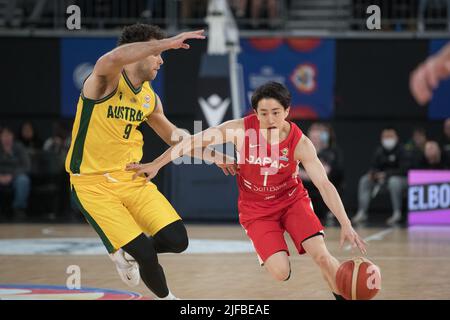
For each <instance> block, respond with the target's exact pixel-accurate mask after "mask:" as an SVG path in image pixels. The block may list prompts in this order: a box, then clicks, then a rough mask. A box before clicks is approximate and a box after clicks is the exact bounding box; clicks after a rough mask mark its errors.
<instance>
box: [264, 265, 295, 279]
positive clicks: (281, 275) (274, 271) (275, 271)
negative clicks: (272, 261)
mask: <svg viewBox="0 0 450 320" xmlns="http://www.w3.org/2000/svg"><path fill="white" fill-rule="evenodd" d="M267 270H268V271H269V273H270V275H271V276H272V277H273V278H274V279H275V280H277V281H287V280H289V278H290V277H291V268H290V266H289V265H286V266H272V267H271V268H267Z"/></svg>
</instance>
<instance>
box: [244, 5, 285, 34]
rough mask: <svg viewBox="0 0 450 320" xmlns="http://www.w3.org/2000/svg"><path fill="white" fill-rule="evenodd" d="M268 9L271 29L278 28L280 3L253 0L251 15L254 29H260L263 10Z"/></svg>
mask: <svg viewBox="0 0 450 320" xmlns="http://www.w3.org/2000/svg"><path fill="white" fill-rule="evenodd" d="M263 6H265V7H266V8H267V17H268V19H269V27H271V28H273V27H276V25H277V23H278V18H279V17H278V11H279V7H278V6H279V1H277V0H251V8H250V15H251V18H252V27H253V28H258V26H259V21H258V20H259V19H260V18H261V12H262V10H261V8H262V7H263Z"/></svg>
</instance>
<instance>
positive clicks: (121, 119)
mask: <svg viewBox="0 0 450 320" xmlns="http://www.w3.org/2000/svg"><path fill="white" fill-rule="evenodd" d="M204 38H205V36H204V35H203V30H200V31H194V32H185V33H181V34H179V35H177V36H175V37H172V38H166V39H164V35H163V33H162V31H161V30H160V29H159V28H158V27H155V26H150V25H144V24H135V25H131V26H128V27H125V28H124V29H123V31H122V34H121V36H120V39H119V42H118V46H117V48H115V49H114V50H112V51H110V52H108V53H106V54H105V55H103V56H102V57H100V58H99V59H98V60H97V63H96V64H95V67H94V70H93V72H92V73H91V74H90V75H89V76H88V78H87V79H86V80H85V82H84V85H83V88H82V91H81V95H80V98H79V101H78V105H77V113H76V117H75V121H74V125H73V130H72V144H71V146H70V149H69V153H68V155H67V159H66V170H67V172H68V173H69V174H70V181H71V192H72V198H73V200H74V201H75V203H76V204H77V205H78V207H79V209H80V210H81V212H82V213H83V214H84V216H85V218H86V219H87V221H88V222H89V223H90V225H91V226H92V227H93V228H94V229H95V231H96V232H97V233H98V234H99V236H100V238H101V239H102V241H103V244H104V245H105V247H106V248H107V250H108V252H109V254H110V257H111V259H112V260H113V261H114V262H115V263H116V268H117V270H118V271H119V275H120V276H121V278H122V280H124V282H126V283H127V284H129V285H137V284H138V283H139V276H140V277H141V278H142V280H143V282H144V283H145V284H146V286H147V287H148V288H149V289H150V290H151V291H152V292H153V293H154V294H155V295H156V296H157V297H158V298H161V299H174V298H175V297H174V296H173V295H172V293H171V292H170V291H169V289H168V287H167V283H166V279H165V276H164V271H163V269H162V267H161V265H160V264H159V262H158V256H157V253H163V252H182V251H184V250H185V249H186V248H187V246H188V237H187V232H186V229H185V227H184V224H183V222H182V221H181V218H180V216H179V215H178V214H177V212H176V211H175V210H174V209H173V207H172V206H171V205H170V203H169V202H168V201H167V200H166V198H165V197H164V196H163V195H162V194H161V193H160V192H159V191H158V190H157V188H156V186H155V185H154V184H152V183H147V182H146V179H145V178H142V179H137V180H134V181H133V180H132V176H133V173H132V172H128V171H125V167H126V164H127V163H130V162H139V161H140V160H141V158H142V146H143V137H142V134H141V133H140V132H139V131H138V130H137V129H136V127H137V126H138V125H139V124H140V123H142V122H144V121H146V122H147V123H148V124H149V126H150V127H152V128H153V130H154V131H155V132H156V133H157V134H158V135H159V136H160V137H161V138H162V139H163V140H164V141H165V142H167V143H168V144H174V143H176V141H175V142H171V135H172V132H174V130H176V129H177V128H176V126H175V125H174V124H172V123H171V122H170V121H169V120H168V119H167V118H166V117H165V115H164V112H163V108H162V104H161V101H160V99H159V97H158V95H157V94H156V93H155V92H154V91H153V89H152V87H151V85H150V81H152V80H153V79H155V77H156V75H157V73H158V69H159V68H160V66H161V65H162V64H163V60H162V58H161V53H162V52H163V51H166V50H170V49H179V48H183V49H189V45H188V44H187V43H185V41H186V40H189V39H204ZM146 235H149V237H147V236H146Z"/></svg>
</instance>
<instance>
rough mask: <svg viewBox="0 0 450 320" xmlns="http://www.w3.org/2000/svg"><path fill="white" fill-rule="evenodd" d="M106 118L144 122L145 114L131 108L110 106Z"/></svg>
mask: <svg viewBox="0 0 450 320" xmlns="http://www.w3.org/2000/svg"><path fill="white" fill-rule="evenodd" d="M106 118H111V119H124V120H127V121H131V122H142V121H143V119H144V113H143V112H142V111H140V110H137V111H136V110H135V109H133V108H131V107H125V106H114V107H113V106H109V107H108V112H107V114H106Z"/></svg>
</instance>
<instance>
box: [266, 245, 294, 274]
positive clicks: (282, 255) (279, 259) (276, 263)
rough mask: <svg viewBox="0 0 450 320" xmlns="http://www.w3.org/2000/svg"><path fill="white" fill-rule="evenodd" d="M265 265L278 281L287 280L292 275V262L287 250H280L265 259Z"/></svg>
mask: <svg viewBox="0 0 450 320" xmlns="http://www.w3.org/2000/svg"><path fill="white" fill-rule="evenodd" d="M264 267H265V268H266V270H267V271H268V272H269V274H270V275H271V276H272V278H274V279H275V280H278V281H287V280H289V278H290V277H291V264H290V262H289V258H288V255H287V253H286V251H278V252H276V253H274V254H272V255H271V256H270V257H269V258H267V259H266V261H264Z"/></svg>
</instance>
